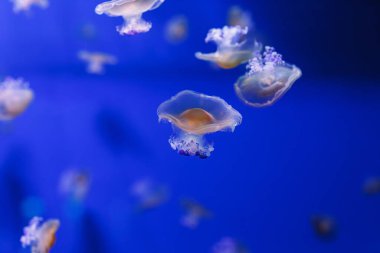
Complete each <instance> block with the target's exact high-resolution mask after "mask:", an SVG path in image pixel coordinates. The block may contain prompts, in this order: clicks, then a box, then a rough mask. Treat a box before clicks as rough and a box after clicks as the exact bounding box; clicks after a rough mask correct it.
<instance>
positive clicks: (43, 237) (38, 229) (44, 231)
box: [20, 217, 60, 253]
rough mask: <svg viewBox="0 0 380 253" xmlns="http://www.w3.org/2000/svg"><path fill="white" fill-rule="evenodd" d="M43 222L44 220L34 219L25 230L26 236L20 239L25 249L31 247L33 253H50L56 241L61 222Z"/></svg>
mask: <svg viewBox="0 0 380 253" xmlns="http://www.w3.org/2000/svg"><path fill="white" fill-rule="evenodd" d="M41 222H42V218H40V217H34V218H33V219H32V220H31V221H30V223H29V226H27V227H25V228H24V235H23V236H22V237H21V239H20V241H21V243H22V246H23V247H27V246H30V247H31V252H32V253H49V252H50V249H51V248H52V247H53V245H54V243H55V241H56V236H55V234H56V232H57V230H58V228H59V225H60V222H59V220H48V221H45V222H44V223H42V224H41Z"/></svg>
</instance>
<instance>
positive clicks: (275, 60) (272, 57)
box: [235, 47, 302, 107]
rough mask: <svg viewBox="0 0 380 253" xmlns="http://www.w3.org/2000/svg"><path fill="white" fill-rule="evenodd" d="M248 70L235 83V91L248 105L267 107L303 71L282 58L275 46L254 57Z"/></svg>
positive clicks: (285, 90) (266, 48) (288, 87)
mask: <svg viewBox="0 0 380 253" xmlns="http://www.w3.org/2000/svg"><path fill="white" fill-rule="evenodd" d="M247 69H248V72H247V73H246V74H245V75H244V76H242V77H240V79H239V80H238V81H237V82H236V83H235V92H236V94H237V95H238V97H239V98H240V99H241V100H242V101H243V102H244V103H246V104H247V105H250V106H253V107H265V106H270V105H273V104H274V103H275V102H277V101H278V100H279V99H280V98H281V97H282V96H283V95H284V94H285V93H286V92H287V91H288V90H289V89H290V88H291V87H292V85H293V83H294V82H295V81H296V80H297V79H299V78H300V77H301V75H302V72H301V70H300V69H299V68H297V67H296V66H295V65H290V64H288V63H286V62H285V61H283V60H282V55H281V54H279V53H277V52H276V51H275V50H274V48H273V47H265V51H264V52H263V54H262V55H261V54H257V55H256V56H255V57H253V58H252V59H251V60H250V61H249V63H248V66H247Z"/></svg>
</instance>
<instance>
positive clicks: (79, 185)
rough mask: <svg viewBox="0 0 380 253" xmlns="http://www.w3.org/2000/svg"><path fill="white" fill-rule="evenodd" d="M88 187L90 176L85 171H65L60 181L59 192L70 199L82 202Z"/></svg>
mask: <svg viewBox="0 0 380 253" xmlns="http://www.w3.org/2000/svg"><path fill="white" fill-rule="evenodd" d="M89 186H90V176H89V175H88V173H86V172H85V171H80V170H67V171H65V172H64V173H63V174H62V176H61V179H60V184H59V191H60V192H61V193H62V194H65V195H67V196H68V197H69V198H70V199H75V200H77V201H82V200H83V199H84V198H85V197H86V195H87V192H88V189H89Z"/></svg>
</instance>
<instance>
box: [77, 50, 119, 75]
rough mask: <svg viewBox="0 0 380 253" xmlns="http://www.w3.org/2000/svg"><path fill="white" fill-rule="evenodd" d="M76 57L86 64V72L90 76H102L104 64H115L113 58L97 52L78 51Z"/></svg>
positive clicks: (115, 61)
mask: <svg viewBox="0 0 380 253" xmlns="http://www.w3.org/2000/svg"><path fill="white" fill-rule="evenodd" d="M78 57H79V59H81V60H82V61H85V62H87V64H88V65H87V72H88V73H90V74H98V75H100V74H104V65H105V64H116V63H117V59H116V57H115V56H113V55H109V54H105V53H99V52H88V51H80V52H79V53H78Z"/></svg>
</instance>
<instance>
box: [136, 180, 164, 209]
mask: <svg viewBox="0 0 380 253" xmlns="http://www.w3.org/2000/svg"><path fill="white" fill-rule="evenodd" d="M130 192H131V195H132V196H133V197H135V198H136V199H137V201H138V209H139V210H143V211H144V210H149V209H153V208H156V207H158V206H160V205H161V204H162V203H164V202H165V201H166V200H167V199H168V195H169V194H168V190H167V187H166V186H164V185H160V184H157V183H155V182H153V181H151V180H149V179H143V180H139V181H136V182H135V183H134V184H133V185H132V188H131V191H130Z"/></svg>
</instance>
